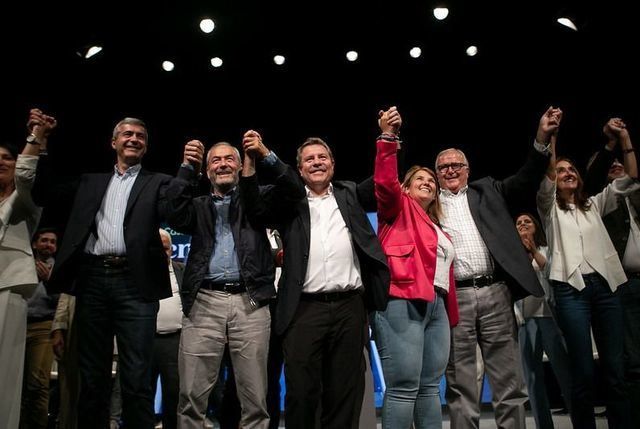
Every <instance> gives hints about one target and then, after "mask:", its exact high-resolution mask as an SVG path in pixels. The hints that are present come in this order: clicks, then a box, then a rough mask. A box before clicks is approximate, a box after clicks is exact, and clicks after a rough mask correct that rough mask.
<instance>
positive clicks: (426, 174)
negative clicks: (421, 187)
mask: <svg viewBox="0 0 640 429" xmlns="http://www.w3.org/2000/svg"><path fill="white" fill-rule="evenodd" d="M415 179H433V180H434V181H435V180H436V178H435V177H433V174H431V173H429V172H428V171H427V170H418V171H417V172H416V174H414V175H413V180H415Z"/></svg>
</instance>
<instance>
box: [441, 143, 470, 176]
mask: <svg viewBox="0 0 640 429" xmlns="http://www.w3.org/2000/svg"><path fill="white" fill-rule="evenodd" d="M449 152H454V153H457V154H458V155H460V156H461V157H462V162H464V163H465V164H466V165H467V167H468V166H469V161H467V155H465V154H464V152H463V151H461V150H460V149H456V148H454V147H450V148H449V149H445V150H441V151H440V153H439V154H438V155H437V156H436V163H435V168H436V170H435V171H438V159H440V157H441V156H442V155H444V154H445V153H449Z"/></svg>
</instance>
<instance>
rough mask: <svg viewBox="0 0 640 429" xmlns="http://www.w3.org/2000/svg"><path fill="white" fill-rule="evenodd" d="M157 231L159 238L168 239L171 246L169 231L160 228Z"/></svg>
mask: <svg viewBox="0 0 640 429" xmlns="http://www.w3.org/2000/svg"><path fill="white" fill-rule="evenodd" d="M158 231H159V232H160V236H162V237H165V238H168V239H169V244H172V241H171V234H169V231H167V230H166V229H162V228H160V229H159V230H158Z"/></svg>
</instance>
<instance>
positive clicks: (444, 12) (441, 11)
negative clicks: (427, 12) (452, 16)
mask: <svg viewBox="0 0 640 429" xmlns="http://www.w3.org/2000/svg"><path fill="white" fill-rule="evenodd" d="M433 16H435V18H436V19H437V20H438V21H442V20H443V19H445V18H446V17H447V16H449V9H448V8H446V7H436V8H435V9H433Z"/></svg>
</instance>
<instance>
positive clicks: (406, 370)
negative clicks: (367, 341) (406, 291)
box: [374, 295, 450, 429]
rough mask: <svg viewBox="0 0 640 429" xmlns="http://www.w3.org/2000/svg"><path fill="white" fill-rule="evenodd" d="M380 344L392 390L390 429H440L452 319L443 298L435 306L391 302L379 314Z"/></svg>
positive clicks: (385, 416)
mask: <svg viewBox="0 0 640 429" xmlns="http://www.w3.org/2000/svg"><path fill="white" fill-rule="evenodd" d="M374 328H375V335H376V345H377V347H378V352H379V354H380V360H381V361H382V371H383V374H384V381H385V383H386V385H387V390H386V392H385V395H384V404H383V407H382V427H383V428H385V429H401V428H409V427H411V423H412V422H413V423H415V428H416V429H425V428H441V427H442V410H441V405H440V380H441V379H442V376H443V375H444V371H445V368H446V366H447V361H448V358H449V346H450V344H449V343H450V328H449V317H448V316H447V312H446V310H445V307H444V301H443V299H442V297H441V296H439V295H436V298H435V301H433V302H425V301H418V300H415V301H410V300H406V299H393V298H392V299H391V300H390V301H389V304H388V305H387V309H386V310H385V311H383V312H377V313H376V314H375V324H374Z"/></svg>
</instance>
